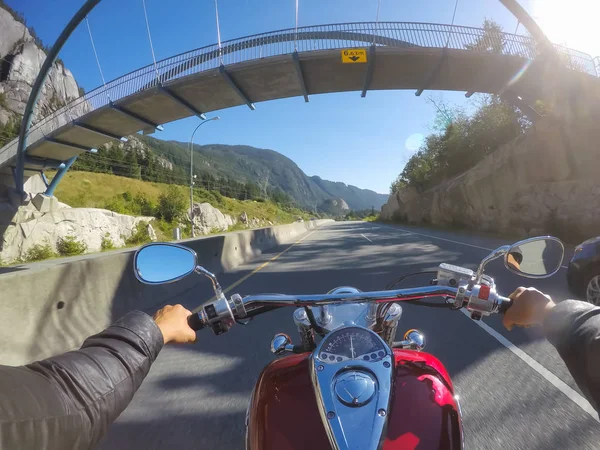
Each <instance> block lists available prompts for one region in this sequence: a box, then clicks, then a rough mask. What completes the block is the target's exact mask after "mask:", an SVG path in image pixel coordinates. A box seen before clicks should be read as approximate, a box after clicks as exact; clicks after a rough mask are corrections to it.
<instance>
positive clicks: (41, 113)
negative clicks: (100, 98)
mask: <svg viewBox="0 0 600 450" xmlns="http://www.w3.org/2000/svg"><path fill="white" fill-rule="evenodd" d="M45 59H46V54H45V53H44V51H43V50H42V49H41V48H39V47H38V46H37V45H36V43H35V42H34V39H33V37H32V36H31V33H30V32H29V30H28V29H27V27H26V26H25V25H23V24H22V23H20V22H19V21H17V20H16V19H15V18H14V17H13V16H12V15H11V14H10V13H9V12H8V11H6V10H4V9H2V8H0V125H6V124H7V122H8V121H10V120H15V119H16V118H17V117H18V116H21V115H23V111H24V110H25V105H26V104H27V99H28V98H29V94H30V92H31V88H32V86H33V83H34V81H35V78H36V76H37V74H38V73H39V71H40V68H41V67H42V64H43V63H44V60H45ZM79 96H80V90H79V86H78V85H77V82H76V81H75V79H74V78H73V75H72V74H71V72H70V71H69V70H68V69H67V68H65V67H64V65H63V64H62V63H61V62H55V63H54V65H53V66H52V69H51V71H50V73H49V74H48V78H47V79H46V83H45V84H44V88H43V90H42V93H41V95H40V98H39V102H38V106H37V108H36V110H35V114H34V117H33V121H34V123H35V122H37V121H38V120H39V119H41V118H43V117H45V116H47V115H49V114H50V113H52V112H54V111H56V110H57V109H59V108H61V107H62V106H64V105H65V104H66V103H68V102H70V101H72V100H74V99H76V98H78V97H79Z"/></svg>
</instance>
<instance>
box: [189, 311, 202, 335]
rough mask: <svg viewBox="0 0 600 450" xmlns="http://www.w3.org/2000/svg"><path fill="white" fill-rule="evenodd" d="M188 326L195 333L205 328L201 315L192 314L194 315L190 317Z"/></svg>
mask: <svg viewBox="0 0 600 450" xmlns="http://www.w3.org/2000/svg"><path fill="white" fill-rule="evenodd" d="M188 325H189V326H190V328H191V329H192V330H194V331H200V330H201V329H202V328H204V323H203V322H202V318H201V317H200V313H192V315H191V316H189V317H188Z"/></svg>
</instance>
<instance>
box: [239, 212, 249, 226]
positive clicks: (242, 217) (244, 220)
mask: <svg viewBox="0 0 600 450" xmlns="http://www.w3.org/2000/svg"><path fill="white" fill-rule="evenodd" d="M240 222H242V223H243V224H247V223H248V214H246V211H244V212H243V213H242V214H240Z"/></svg>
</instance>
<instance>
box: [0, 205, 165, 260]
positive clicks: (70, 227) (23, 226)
mask: <svg viewBox="0 0 600 450" xmlns="http://www.w3.org/2000/svg"><path fill="white" fill-rule="evenodd" d="M4 209H5V208H0V211H1V210H4ZM12 220H13V222H12V223H11V224H9V225H8V226H7V228H6V230H5V231H4V234H3V236H2V240H1V241H0V259H1V260H2V261H3V262H4V263H9V262H14V261H17V260H19V259H20V258H23V257H24V256H25V253H26V252H27V250H29V249H30V248H31V247H33V246H34V245H38V244H44V243H45V242H48V243H49V244H50V245H51V246H52V248H53V249H54V250H55V251H56V242H57V241H58V239H60V238H64V237H66V236H69V235H72V236H75V237H76V238H77V240H78V241H80V242H83V243H85V244H86V246H87V251H88V252H97V251H100V250H101V249H102V239H103V238H104V237H107V238H109V239H110V240H111V241H112V242H113V244H114V246H115V247H122V246H123V245H125V240H126V239H127V238H129V237H130V236H131V235H132V233H133V232H134V231H135V228H136V226H137V224H138V223H139V222H147V223H150V222H151V221H152V220H154V218H153V217H132V216H126V215H124V214H117V213H114V212H112V211H107V210H104V209H96V208H63V209H59V210H55V211H52V212H48V213H40V212H38V211H35V210H34V211H32V210H31V206H23V207H21V208H19V210H18V211H17V212H16V214H15V216H14V217H13V219H12ZM153 231H154V230H153ZM150 236H152V234H150ZM155 237H156V236H155Z"/></svg>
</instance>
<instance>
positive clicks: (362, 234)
mask: <svg viewBox="0 0 600 450" xmlns="http://www.w3.org/2000/svg"><path fill="white" fill-rule="evenodd" d="M360 235H361V236H362V237H364V238H365V239H366V240H367V241H369V242H373V241H372V240H371V239H369V238H368V237H366V236H365V235H364V234H362V233H361V234H360Z"/></svg>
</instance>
